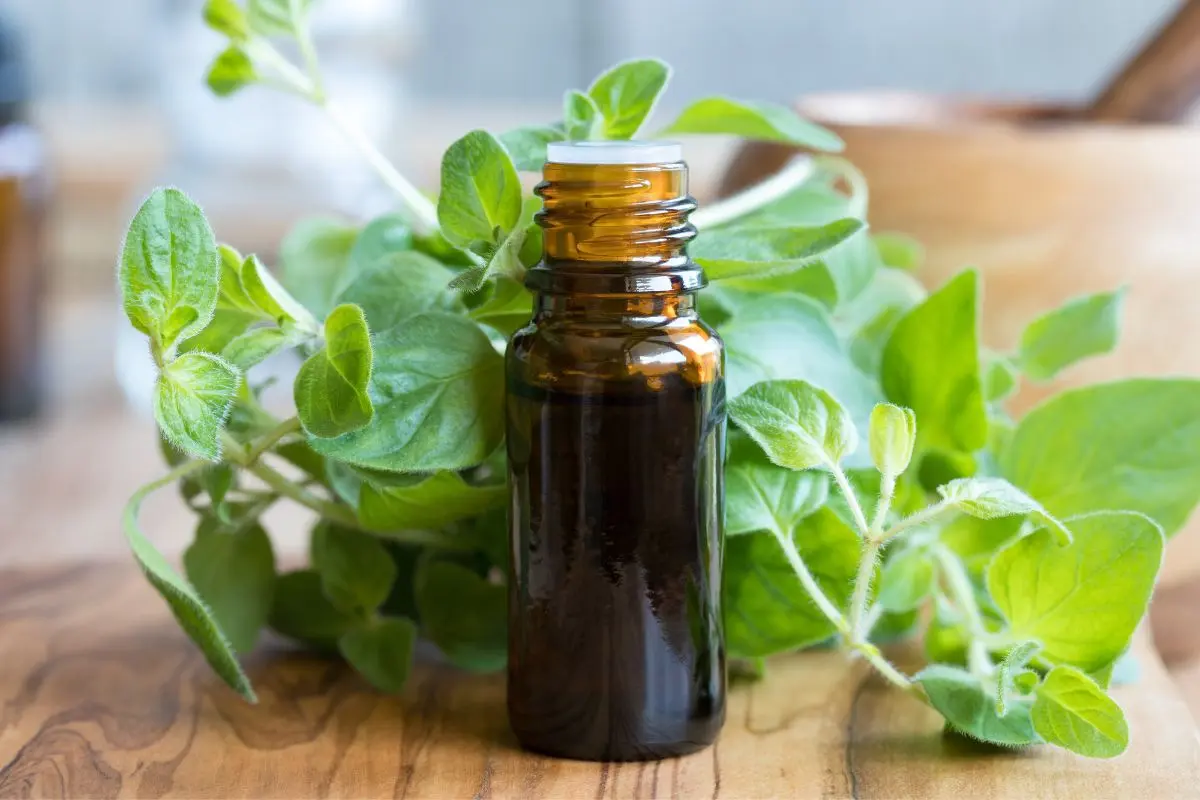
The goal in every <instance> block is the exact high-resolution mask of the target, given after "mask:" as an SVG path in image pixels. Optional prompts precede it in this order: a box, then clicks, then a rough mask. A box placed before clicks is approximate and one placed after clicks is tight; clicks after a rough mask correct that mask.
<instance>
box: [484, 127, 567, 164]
mask: <svg viewBox="0 0 1200 800" xmlns="http://www.w3.org/2000/svg"><path fill="white" fill-rule="evenodd" d="M564 138H566V137H565V135H564V134H563V130H562V128H560V127H558V126H556V125H531V126H529V127H526V128H516V129H514V130H511V131H507V132H505V133H502V134H500V143H501V144H502V145H504V149H505V150H507V151H508V154H509V155H510V156H512V160H513V165H514V166H516V168H517V169H518V170H520V171H521V172H541V171H542V167H543V166H544V165H545V163H546V145H548V144H550V143H551V142H561V141H562V140H563V139H564Z"/></svg>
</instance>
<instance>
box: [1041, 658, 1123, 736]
mask: <svg viewBox="0 0 1200 800" xmlns="http://www.w3.org/2000/svg"><path fill="white" fill-rule="evenodd" d="M1033 727H1034V728H1035V729H1036V730H1037V732H1038V734H1039V735H1040V736H1041V737H1042V738H1043V739H1045V740H1046V741H1047V742H1049V743H1050V744H1056V745H1058V746H1059V747H1064V748H1066V749H1067V750H1070V751H1071V752H1072V753H1078V754H1079V755H1081V756H1088V757H1089V758H1114V757H1115V756H1119V755H1121V753H1124V752H1125V748H1126V747H1128V746H1129V726H1128V725H1127V724H1126V723H1125V714H1124V713H1123V712H1122V711H1121V707H1120V706H1119V705H1117V704H1116V703H1115V702H1113V700H1112V698H1110V697H1109V696H1108V695H1106V694H1105V693H1104V690H1103V689H1101V688H1100V687H1099V686H1097V685H1096V684H1095V683H1093V682H1092V679H1091V678H1089V677H1088V676H1087V675H1084V674H1083V673H1082V672H1080V671H1079V670H1077V669H1075V668H1074V667H1055V668H1054V669H1052V670H1050V672H1049V673H1047V675H1046V678H1045V680H1043V681H1042V683H1041V684H1040V685H1039V686H1038V687H1037V696H1036V699H1035V700H1034V701H1033Z"/></svg>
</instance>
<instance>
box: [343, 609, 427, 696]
mask: <svg viewBox="0 0 1200 800" xmlns="http://www.w3.org/2000/svg"><path fill="white" fill-rule="evenodd" d="M416 642H417V626H416V625H414V624H413V623H412V621H411V620H407V619H403V618H380V619H376V620H373V621H371V622H369V623H367V624H364V625H362V626H359V627H356V628H354V629H353V630H350V631H348V632H346V633H345V634H343V635H342V637H341V639H339V640H338V651H339V652H341V654H342V656H343V657H344V658H345V659H346V660H347V661H348V662H350V666H352V667H354V669H356V670H358V672H359V674H361V675H362V676H363V677H364V678H366V679H367V680H368V681H369V682H370V683H371V685H372V686H374V687H375V688H376V689H379V690H380V691H382V692H388V693H389V694H396V693H398V692H399V691H400V690H401V689H403V688H404V684H405V683H407V682H408V674H409V672H411V671H412V662H413V648H414V646H415V645H416Z"/></svg>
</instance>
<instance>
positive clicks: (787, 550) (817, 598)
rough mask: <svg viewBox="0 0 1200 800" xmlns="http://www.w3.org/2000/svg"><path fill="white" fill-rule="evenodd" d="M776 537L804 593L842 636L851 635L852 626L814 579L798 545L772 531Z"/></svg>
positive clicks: (785, 536)
mask: <svg viewBox="0 0 1200 800" xmlns="http://www.w3.org/2000/svg"><path fill="white" fill-rule="evenodd" d="M771 533H773V534H774V535H775V541H777V542H779V546H780V547H781V548H782V549H783V554H784V556H786V557H787V560H788V563H789V564H791V566H792V570H793V571H794V572H795V573H796V577H798V578H799V579H800V584H801V585H802V586H803V587H804V591H806V592H808V596H809V597H811V598H812V601H813V603H815V604H816V606H817V608H818V609H819V610H820V612H821V613H822V614H824V615H825V617H826V618H827V619H828V620H829V621H830V622H832V623H833V626H834V627H835V628H837V630H838V632H839V633H841V634H842V635H844V636H845V635H849V633H850V626H849V625H847V624H846V618H845V617H843V616H842V612H840V611H838V608H837V606H835V605H834V604H833V601H832V600H830V599H829V597H828V596H827V595H826V594H825V592H824V590H822V589H821V585H820V584H819V583H817V579H816V578H814V577H813V574H812V572H810V571H809V569H808V565H807V564H805V563H804V558H803V557H802V556H801V555H800V551H798V550H797V549H796V545H795V544H793V543H792V540H791V539H789V538H788V536H787V534H785V533H784V532H782V531H780V530H778V529H773V530H772V531H771Z"/></svg>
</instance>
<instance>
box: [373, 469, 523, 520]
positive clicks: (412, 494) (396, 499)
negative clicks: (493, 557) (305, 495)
mask: <svg viewBox="0 0 1200 800" xmlns="http://www.w3.org/2000/svg"><path fill="white" fill-rule="evenodd" d="M506 496H507V490H506V488H505V485H504V484H503V483H497V484H489V485H484V486H473V485H471V484H468V483H467V482H466V481H465V480H463V478H462V476H461V475H459V474H458V473H457V472H450V471H447V470H443V471H441V472H435V473H433V474H432V475H403V476H397V477H396V478H395V479H393V480H391V481H389V482H387V483H381V482H373V481H367V483H366V484H365V485H364V486H363V487H362V489H361V491H360V494H359V501H358V511H359V519H360V520H361V521H362V524H363V525H365V526H366V527H368V528H370V529H371V530H373V531H378V532H379V533H380V535H381V536H386V535H387V534H388V533H391V532H397V531H406V530H436V529H438V528H443V527H445V526H447V525H449V524H451V523H453V522H458V521H459V520H462V519H467V518H469V517H474V516H478V515H479V514H481V513H483V512H485V511H488V510H489V509H492V508H496V507H498V506H501V505H503V504H504V498H505V497H506Z"/></svg>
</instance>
